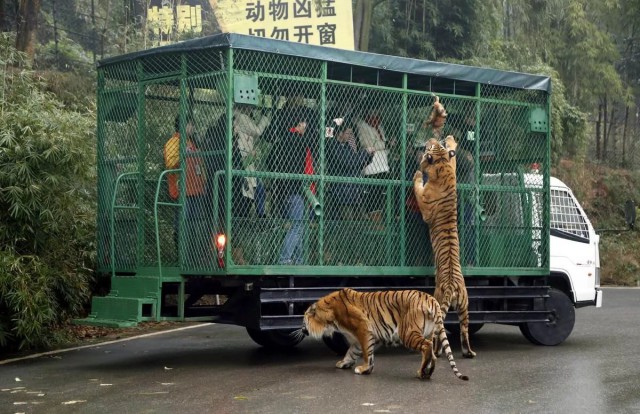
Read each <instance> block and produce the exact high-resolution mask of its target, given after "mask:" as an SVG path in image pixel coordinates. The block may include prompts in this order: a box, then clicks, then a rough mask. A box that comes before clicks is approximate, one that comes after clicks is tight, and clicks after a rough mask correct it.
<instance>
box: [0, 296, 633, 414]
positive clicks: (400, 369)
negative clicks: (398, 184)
mask: <svg viewBox="0 0 640 414" xmlns="http://www.w3.org/2000/svg"><path fill="white" fill-rule="evenodd" d="M603 306H604V307H603V308H601V309H595V308H593V307H590V308H583V309H579V310H578V311H577V315H576V316H577V320H576V326H575V329H574V331H573V333H572V335H571V336H570V337H569V339H567V340H566V341H565V342H564V343H563V344H561V345H559V346H556V347H540V346H535V345H532V344H530V343H529V342H528V341H527V340H526V339H525V338H524V337H523V336H522V335H521V334H520V331H519V329H518V328H516V327H509V326H496V325H486V326H485V327H484V328H482V330H481V331H480V332H478V334H476V335H475V336H474V337H473V338H472V346H473V347H474V350H475V351H476V352H477V354H478V356H477V358H476V359H474V360H468V359H463V358H462V357H461V355H460V345H459V342H457V341H456V342H454V343H453V347H454V352H455V356H456V360H457V363H458V368H459V369H460V371H461V372H462V373H463V374H465V375H468V376H469V377H470V380H469V381H468V382H464V381H460V380H458V379H457V378H456V377H454V375H453V374H452V372H451V370H450V368H449V366H448V364H447V363H446V361H445V360H444V358H441V359H439V361H438V364H437V366H436V370H435V372H434V375H433V377H432V379H431V380H428V381H421V380H419V379H417V378H415V371H416V370H417V368H418V365H419V362H420V356H419V355H418V354H415V353H411V352H409V351H406V350H404V349H400V348H396V349H385V348H383V349H381V350H379V351H378V352H377V354H376V366H375V370H374V372H373V374H372V375H370V376H358V375H354V374H353V372H352V371H351V370H338V369H336V368H334V363H335V362H336V361H337V360H338V357H337V356H336V355H334V354H333V353H332V352H331V351H330V350H329V349H328V348H326V347H325V346H324V344H323V343H321V342H316V341H313V340H311V339H305V340H304V341H303V342H302V343H301V344H300V345H299V346H298V347H297V348H296V349H295V350H293V351H291V352H289V353H287V354H282V353H273V352H268V351H266V350H264V349H262V348H259V347H258V346H257V345H255V344H254V343H253V342H252V341H251V339H250V338H249V337H248V335H247V334H246V332H245V331H244V329H243V328H239V327H234V326H224V325H204V326H199V327H196V328H193V329H187V330H182V331H178V332H171V333H165V334H162V335H159V336H154V337H148V338H139V339H134V340H130V341H125V342H119V343H114V344H108V345H101V346H95V347H90V348H85V349H80V350H75V351H69V352H65V353H60V354H55V355H49V356H44V357H39V358H33V359H28V360H21V361H15V362H10V363H5V364H2V362H1V361H0V413H65V414H66V413H118V414H124V413H180V414H184V413H350V414H351V413H367V414H368V413H413V412H430V413H444V412H460V413H563V414H568V413H640V357H639V356H638V344H640V290H638V289H606V290H605V292H604V305H603Z"/></svg>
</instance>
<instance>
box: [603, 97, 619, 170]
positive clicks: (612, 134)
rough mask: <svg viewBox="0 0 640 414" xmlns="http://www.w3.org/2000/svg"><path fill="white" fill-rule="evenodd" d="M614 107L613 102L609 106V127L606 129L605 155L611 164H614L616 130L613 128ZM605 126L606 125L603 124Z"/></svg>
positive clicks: (614, 118)
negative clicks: (606, 154)
mask: <svg viewBox="0 0 640 414" xmlns="http://www.w3.org/2000/svg"><path fill="white" fill-rule="evenodd" d="M615 110H616V105H615V102H614V103H612V104H611V115H610V116H609V125H608V126H607V127H606V128H607V144H608V145H607V150H608V151H607V153H608V158H609V159H610V160H611V162H613V163H615V162H616V159H617V157H616V130H615V129H614V128H613V124H614V122H615V120H616V117H615ZM605 125H606V124H605Z"/></svg>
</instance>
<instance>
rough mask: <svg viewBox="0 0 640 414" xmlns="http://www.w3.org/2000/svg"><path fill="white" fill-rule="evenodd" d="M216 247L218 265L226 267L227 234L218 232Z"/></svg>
mask: <svg viewBox="0 0 640 414" xmlns="http://www.w3.org/2000/svg"><path fill="white" fill-rule="evenodd" d="M215 244H216V249H217V250H218V266H219V267H221V268H223V267H224V248H225V246H226V245H227V236H225V235H224V234H222V233H221V234H216V239H215Z"/></svg>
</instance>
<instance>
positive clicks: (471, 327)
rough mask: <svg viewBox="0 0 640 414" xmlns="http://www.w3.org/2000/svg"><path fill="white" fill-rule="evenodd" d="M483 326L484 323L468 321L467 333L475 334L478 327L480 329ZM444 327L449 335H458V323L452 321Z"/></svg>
mask: <svg viewBox="0 0 640 414" xmlns="http://www.w3.org/2000/svg"><path fill="white" fill-rule="evenodd" d="M483 326H484V323H470V324H469V335H473V334H475V333H476V332H478V331H479V330H480V329H482V327H483ZM444 327H445V329H446V330H447V331H448V332H449V333H450V334H451V335H455V336H456V337H458V336H460V324H459V323H454V324H451V325H445V326H444Z"/></svg>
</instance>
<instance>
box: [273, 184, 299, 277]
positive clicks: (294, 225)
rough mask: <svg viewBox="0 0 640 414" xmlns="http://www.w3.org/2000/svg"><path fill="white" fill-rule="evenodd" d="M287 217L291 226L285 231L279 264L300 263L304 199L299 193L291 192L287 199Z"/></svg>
mask: <svg viewBox="0 0 640 414" xmlns="http://www.w3.org/2000/svg"><path fill="white" fill-rule="evenodd" d="M286 207H287V209H288V211H287V217H288V218H289V220H291V227H290V228H289V230H288V231H287V234H286V236H285V237H284V242H283V244H282V250H281V251H280V259H279V261H278V263H279V264H302V262H303V256H302V253H303V251H302V238H303V236H304V212H305V207H304V199H303V198H302V196H301V195H300V194H291V195H290V196H289V199H288V200H287V206H286Z"/></svg>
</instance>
